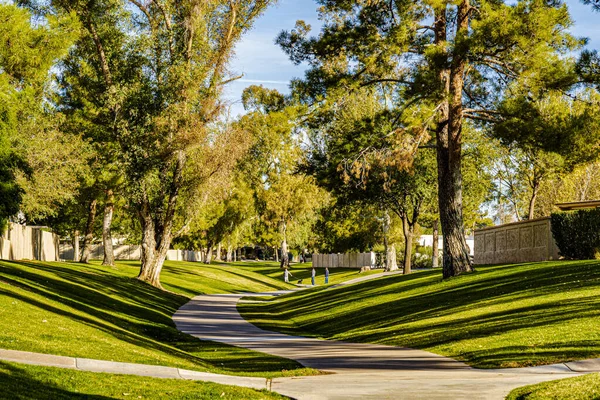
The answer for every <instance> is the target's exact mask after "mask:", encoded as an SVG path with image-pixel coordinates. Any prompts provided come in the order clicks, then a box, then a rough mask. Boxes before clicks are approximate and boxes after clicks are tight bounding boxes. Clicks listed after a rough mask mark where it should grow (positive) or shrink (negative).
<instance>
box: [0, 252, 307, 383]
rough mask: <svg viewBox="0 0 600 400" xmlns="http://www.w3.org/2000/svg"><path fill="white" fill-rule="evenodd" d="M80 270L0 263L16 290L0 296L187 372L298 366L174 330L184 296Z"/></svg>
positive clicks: (102, 272) (100, 272) (112, 275)
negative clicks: (105, 335) (168, 359)
mask: <svg viewBox="0 0 600 400" xmlns="http://www.w3.org/2000/svg"><path fill="white" fill-rule="evenodd" d="M81 268H82V267H81V265H79V264H77V265H72V266H70V265H69V264H65V265H63V264H60V265H56V264H46V263H42V262H4V261H3V262H2V264H0V279H1V280H2V281H4V282H5V283H7V284H9V285H12V286H14V287H16V288H19V289H21V290H11V289H10V286H7V287H6V288H5V289H4V288H3V289H0V294H1V295H3V296H7V297H12V298H14V299H17V300H19V301H22V302H24V303H27V304H30V305H32V306H34V307H37V308H39V309H42V310H46V311H48V312H50V313H52V314H55V315H58V316H61V317H64V318H67V319H70V320H72V321H76V322H78V323H81V324H84V325H87V326H90V327H92V328H94V329H97V330H99V331H102V332H105V333H108V334H110V335H112V336H113V337H114V338H115V339H116V340H118V341H123V342H127V343H129V344H132V345H134V346H138V347H140V348H144V349H150V350H152V351H156V352H159V353H162V354H164V355H168V356H171V357H175V358H176V359H177V360H178V361H172V362H175V363H176V364H177V366H182V367H184V368H190V363H191V364H192V365H196V366H197V368H198V369H202V370H205V369H211V370H218V371H222V372H228V373H248V372H265V373H272V372H280V371H281V369H282V365H283V366H284V367H285V368H286V369H294V368H302V367H301V366H300V365H299V364H297V363H293V362H292V363H291V364H290V363H287V362H286V363H283V364H279V365H277V361H276V360H272V359H269V357H268V356H265V355H264V354H260V355H258V354H254V353H253V352H251V351H248V350H245V349H240V348H237V347H233V346H229V345H226V344H214V345H212V344H209V342H206V341H201V340H199V339H197V338H194V337H193V336H190V335H187V334H184V333H182V332H180V331H178V330H177V329H176V327H175V324H174V322H173V320H172V318H171V317H172V315H173V314H174V313H175V311H177V309H179V308H180V307H181V306H182V305H183V304H185V303H187V302H188V301H189V298H188V297H186V296H181V295H178V294H175V293H169V292H164V291H161V290H158V289H156V288H154V287H152V286H150V285H148V284H145V283H143V282H140V281H138V280H137V279H135V278H131V277H125V276H118V275H116V274H115V273H114V272H113V271H112V270H102V269H101V268H96V267H94V266H93V265H92V266H90V268H89V270H82V269H81ZM38 296H41V297H42V299H40V298H39V297H38ZM18 350H28V349H18ZM215 352H217V353H218V352H223V357H222V358H223V359H227V358H230V357H231V356H230V355H231V353H236V356H237V359H238V362H237V364H236V363H234V362H229V363H225V362H223V360H219V359H218V357H215V354H214V353H215ZM61 355H67V356H74V357H89V356H88V355H87V354H80V353H78V349H72V351H70V354H61ZM110 356H111V358H114V359H116V360H118V361H130V360H129V359H123V357H121V359H118V358H119V354H111V355H110ZM246 361H248V362H246ZM249 361H252V362H249ZM156 362H160V361H159V360H157V361H156ZM148 363H155V362H152V361H150V362H148Z"/></svg>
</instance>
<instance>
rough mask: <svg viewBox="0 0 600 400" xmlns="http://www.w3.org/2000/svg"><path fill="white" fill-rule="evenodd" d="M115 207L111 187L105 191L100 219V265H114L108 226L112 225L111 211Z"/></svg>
mask: <svg viewBox="0 0 600 400" xmlns="http://www.w3.org/2000/svg"><path fill="white" fill-rule="evenodd" d="M114 208H115V196H114V193H113V191H112V189H108V190H107V191H106V204H105V205H104V220H103V221H102V242H103V243H104V260H103V261H102V265H108V266H111V267H114V265H115V252H114V250H113V244H112V234H111V232H110V227H111V225H112V219H113V211H114Z"/></svg>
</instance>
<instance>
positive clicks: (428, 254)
mask: <svg viewBox="0 0 600 400" xmlns="http://www.w3.org/2000/svg"><path fill="white" fill-rule="evenodd" d="M412 266H413V268H431V267H432V266H433V248H432V247H431V246H417V248H416V250H415V252H414V253H413V256H412Z"/></svg>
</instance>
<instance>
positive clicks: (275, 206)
mask: <svg viewBox="0 0 600 400" xmlns="http://www.w3.org/2000/svg"><path fill="white" fill-rule="evenodd" d="M242 100H243V102H244V107H245V108H246V110H248V111H249V113H248V114H247V115H246V116H245V117H244V118H243V119H242V121H240V123H241V125H242V126H244V127H245V129H247V130H248V131H249V132H252V133H253V137H254V143H253V145H252V146H251V148H250V151H249V153H248V155H247V157H246V158H245V160H244V162H243V163H242V165H243V169H244V171H245V174H246V175H247V176H249V177H251V178H250V179H251V186H252V187H253V188H254V190H255V193H256V195H255V196H256V201H257V204H256V209H257V211H258V213H259V215H260V221H261V222H262V223H263V226H264V227H267V228H268V229H267V231H271V232H264V233H266V235H263V237H265V236H274V237H277V238H278V241H279V243H281V267H282V268H283V267H286V266H287V265H289V259H288V249H289V247H288V245H289V243H288V241H289V239H290V238H292V239H293V242H295V247H296V248H300V249H301V250H303V245H305V244H306V242H307V241H308V239H309V238H308V236H309V233H310V227H312V226H313V225H314V223H315V222H316V220H317V217H318V214H317V212H318V210H319V209H320V208H321V207H322V206H323V205H324V204H325V203H326V194H325V193H324V192H323V191H322V190H320V188H318V187H317V186H316V184H315V182H314V179H313V178H312V177H310V176H306V175H304V174H302V173H301V171H299V170H298V166H299V164H300V163H301V162H302V159H303V151H302V148H301V143H302V132H300V131H299V130H298V129H297V128H298V126H299V123H298V121H299V120H300V119H301V116H302V111H303V107H300V106H297V105H295V104H293V102H292V101H291V99H286V98H285V97H284V96H283V95H282V94H280V93H279V92H277V91H276V90H271V89H266V88H264V87H262V86H251V87H249V88H247V89H246V90H245V91H244V94H243V97H242ZM273 230H274V231H275V232H272V231H273ZM273 233H274V234H273Z"/></svg>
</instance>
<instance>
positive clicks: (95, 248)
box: [60, 243, 202, 261]
mask: <svg viewBox="0 0 600 400" xmlns="http://www.w3.org/2000/svg"><path fill="white" fill-rule="evenodd" d="M81 250H82V248H81V247H80V249H79V251H80V252H81ZM113 251H114V253H115V260H119V261H123V260H139V259H140V257H141V247H140V246H139V245H127V244H121V245H115V246H114V247H113ZM79 256H81V254H80V255H79ZM90 258H91V259H92V260H102V259H103V258H104V246H103V245H101V244H95V245H92V252H91V255H90ZM60 259H61V260H66V261H71V260H73V245H71V244H70V243H62V244H61V245H60ZM167 260H173V261H202V257H201V254H200V252H199V251H190V250H173V249H171V250H169V251H168V252H167Z"/></svg>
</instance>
